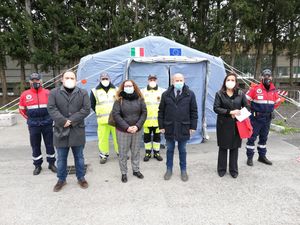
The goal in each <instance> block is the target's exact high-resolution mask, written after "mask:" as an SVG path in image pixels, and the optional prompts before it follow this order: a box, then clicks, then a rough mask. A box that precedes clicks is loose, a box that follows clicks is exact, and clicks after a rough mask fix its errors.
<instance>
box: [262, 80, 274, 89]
mask: <svg viewBox="0 0 300 225" xmlns="http://www.w3.org/2000/svg"><path fill="white" fill-rule="evenodd" d="M259 88H261V89H263V90H265V91H268V90H267V89H266V88H265V86H264V84H263V83H262V81H261V82H260V83H259ZM275 89H276V87H275V85H274V84H273V82H271V83H270V88H269V91H274V90H275Z"/></svg>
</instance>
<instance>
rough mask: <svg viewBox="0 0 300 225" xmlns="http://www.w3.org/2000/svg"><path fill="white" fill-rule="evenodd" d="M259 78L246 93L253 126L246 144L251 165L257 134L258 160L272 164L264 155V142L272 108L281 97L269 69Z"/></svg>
mask: <svg viewBox="0 0 300 225" xmlns="http://www.w3.org/2000/svg"><path fill="white" fill-rule="evenodd" d="M261 78H262V79H261V83H260V84H257V85H255V86H254V87H251V88H250V90H249V91H248V92H247V94H246V97H247V99H248V100H249V101H250V108H251V113H252V115H251V116H250V120H251V124H252V127H253V134H252V136H251V137H250V138H249V139H248V141H247V144H246V149H247V157H248V160H247V165H248V166H253V155H254V149H255V145H254V142H255V140H256V138H257V136H259V141H258V145H257V151H258V155H259V157H258V161H259V162H262V163H265V164H267V165H272V162H271V161H270V160H268V159H267V157H266V153H267V148H266V144H267V139H268V134H269V130H270V125H271V120H272V113H273V111H274V109H276V108H277V107H278V106H279V105H280V103H281V99H280V97H279V95H278V92H277V90H276V88H275V86H274V84H273V83H272V72H271V70H269V69H265V70H264V71H262V74H261Z"/></svg>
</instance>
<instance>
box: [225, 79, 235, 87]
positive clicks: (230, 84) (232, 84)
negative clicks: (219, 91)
mask: <svg viewBox="0 0 300 225" xmlns="http://www.w3.org/2000/svg"><path fill="white" fill-rule="evenodd" d="M225 86H226V87H227V88H228V89H233V88H234V87H235V82H234V81H226V84H225Z"/></svg>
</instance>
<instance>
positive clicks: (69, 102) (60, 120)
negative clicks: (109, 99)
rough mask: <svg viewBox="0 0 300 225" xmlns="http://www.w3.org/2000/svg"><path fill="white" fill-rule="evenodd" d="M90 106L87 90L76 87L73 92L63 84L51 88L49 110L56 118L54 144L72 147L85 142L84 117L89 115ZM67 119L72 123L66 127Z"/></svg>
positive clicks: (54, 118) (53, 117)
mask: <svg viewBox="0 0 300 225" xmlns="http://www.w3.org/2000/svg"><path fill="white" fill-rule="evenodd" d="M90 108H91V104H90V99H89V96H88V93H87V91H86V90H83V89H81V88H78V87H75V89H74V90H73V91H72V93H71V94H69V93H68V92H67V91H66V90H65V88H64V87H63V86H61V87H58V88H55V89H53V90H51V92H50V96H49V100H48V112H49V114H50V116H51V117H52V119H53V120H54V131H53V142H54V143H53V144H54V146H56V147H71V146H80V145H84V144H85V125H84V118H85V117H87V116H88V115H89V113H90ZM67 120H71V121H72V124H71V126H69V127H67V128H64V125H65V123H66V121H67Z"/></svg>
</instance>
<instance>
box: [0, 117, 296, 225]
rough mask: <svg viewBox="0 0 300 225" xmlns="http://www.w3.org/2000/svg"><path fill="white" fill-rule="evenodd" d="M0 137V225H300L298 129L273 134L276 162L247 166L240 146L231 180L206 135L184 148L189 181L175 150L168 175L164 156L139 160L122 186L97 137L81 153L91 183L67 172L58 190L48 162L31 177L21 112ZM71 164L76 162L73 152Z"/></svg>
mask: <svg viewBox="0 0 300 225" xmlns="http://www.w3.org/2000/svg"><path fill="white" fill-rule="evenodd" d="M0 137H1V141H0V155H1V158H0V171H1V176H0V208H1V210H0V225H11V224H18V225H20V224H24V225H31V224H39V225H46V224H47V225H48V224H49V225H56V224H59V225H62V224H72V225H73V224H76V225H77V224H78V225H84V224H86V225H90V224H105V225H110V224H117V225H119V224H122V225H123V224H125V225H126V224H130V225H134V224H137V225H141V224H144V225H148V224H160V225H165V224H170V225H171V224H172V225H174V224H175V225H177V224H180V225H183V224H189V225H191V224H201V225H202V224H209V225H210V224H216V225H228V224H231V225H248V224H249V225H253V224H259V225H280V224H282V225H292V224H293V225H299V224H300V163H298V162H297V161H296V160H295V159H296V158H297V157H298V156H299V155H300V151H299V145H298V144H297V143H299V142H297V140H299V135H289V136H282V135H278V134H275V133H272V134H271V135H270V139H269V143H270V144H269V145H268V146H269V149H270V151H269V155H268V156H269V158H270V159H272V160H273V163H274V165H273V166H266V165H263V164H261V163H258V162H257V161H255V165H254V167H252V168H250V167H248V166H246V165H245V161H246V157H245V151H244V147H243V148H242V149H241V150H240V157H239V165H240V167H239V171H240V175H239V177H238V178H237V179H233V178H231V176H230V175H229V174H227V175H226V176H225V177H223V178H220V177H218V176H217V174H216V160H217V147H216V140H215V135H214V134H213V133H211V139H210V140H209V141H208V142H207V143H204V144H200V145H190V146H188V172H189V175H190V180H189V181H188V182H187V183H183V182H182V181H181V180H180V177H179V171H178V155H176V156H175V158H176V161H175V163H176V167H175V174H174V176H173V177H172V179H171V180H170V181H168V182H166V181H164V180H163V178H162V176H163V173H164V172H165V161H164V162H157V161H155V160H153V159H152V160H150V162H148V163H144V162H141V171H142V172H143V174H144V175H145V179H144V180H138V179H137V178H136V177H133V176H132V175H131V174H130V175H129V181H128V183H127V184H123V183H121V181H120V172H119V167H118V162H117V158H116V156H115V154H113V156H112V158H111V159H110V160H109V162H108V163H107V164H105V165H100V164H99V162H98V154H97V143H96V142H89V143H88V144H87V146H86V149H85V157H86V163H88V164H89V165H90V166H89V169H88V172H87V176H86V178H87V180H88V181H89V183H90V187H89V188H88V189H87V190H82V189H80V188H79V186H78V185H77V183H76V179H75V176H74V175H70V176H69V177H68V185H67V186H65V188H64V189H63V190H62V191H61V192H59V193H54V192H53V191H52V188H53V186H54V184H55V183H56V177H55V175H54V174H53V173H51V172H50V171H49V170H48V169H47V167H46V164H44V167H43V171H42V173H41V174H40V175H39V176H33V175H32V170H33V166H32V162H31V149H30V146H29V142H28V133H27V128H26V125H25V123H24V121H23V120H21V119H20V118H18V125H17V126H13V127H9V128H0ZM285 140H286V141H285ZM293 144H295V145H296V146H295V145H293ZM163 156H165V152H163ZM69 162H70V164H73V159H72V156H71V155H70V158H69ZM129 165H130V164H129Z"/></svg>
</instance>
